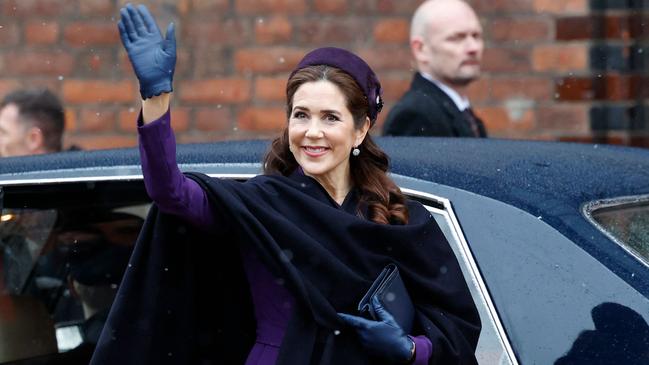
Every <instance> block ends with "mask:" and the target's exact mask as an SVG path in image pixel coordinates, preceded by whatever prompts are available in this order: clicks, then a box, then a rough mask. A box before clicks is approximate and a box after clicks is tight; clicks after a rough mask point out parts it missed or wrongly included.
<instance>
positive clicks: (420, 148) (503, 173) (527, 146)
mask: <svg viewBox="0 0 649 365" xmlns="http://www.w3.org/2000/svg"><path fill="white" fill-rule="evenodd" d="M377 142H378V144H379V145H380V146H381V147H382V148H383V149H384V150H385V151H386V152H387V153H388V155H389V156H390V159H391V166H392V167H391V171H392V172H393V173H395V174H399V175H404V176H409V177H413V178H417V179H422V180H426V181H432V182H436V183H439V184H443V185H449V186H453V187H456V188H459V189H463V190H467V191H471V192H475V193H477V194H480V195H485V196H489V197H492V198H494V199H497V200H501V201H504V202H507V203H509V204H512V205H515V206H518V207H520V208H522V209H524V210H527V211H533V210H534V209H533V208H534V207H539V206H542V205H544V204H546V202H547V201H548V200H549V199H550V200H555V201H562V202H563V203H566V204H569V205H571V206H580V205H581V204H582V203H583V202H585V201H591V200H596V199H605V198H612V197H618V196H625V195H642V194H649V150H645V149H640V148H631V147H618V146H609V145H597V144H594V145H590V144H576V143H558V142H538V141H518V140H499V139H472V138H421V137H419V138H414V137H411V138H407V137H384V138H377ZM267 148H268V141H228V142H217V143H203V144H186V145H179V146H178V162H179V163H180V164H188V165H189V164H191V165H202V164H241V163H244V164H246V163H247V164H251V163H253V164H256V163H259V162H260V161H261V159H262V157H263V154H264V153H265V151H266V150H267ZM138 164H139V156H138V152H137V149H135V148H126V149H114V150H101V151H71V152H63V153H55V154H49V155H41V156H26V157H19V158H4V159H0V180H6V179H16V178H18V177H20V176H21V175H22V176H24V175H25V174H26V173H29V175H31V176H33V177H35V178H37V177H38V176H39V174H41V175H43V176H44V175H45V174H46V173H50V174H49V175H51V172H52V171H60V172H61V174H62V176H63V175H65V174H72V173H73V172H74V171H75V170H84V169H94V170H101V169H105V168H110V167H116V166H138Z"/></svg>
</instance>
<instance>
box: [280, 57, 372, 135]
mask: <svg viewBox="0 0 649 365" xmlns="http://www.w3.org/2000/svg"><path fill="white" fill-rule="evenodd" d="M318 65H327V66H332V67H336V68H339V69H341V70H343V71H345V72H346V73H348V74H349V75H350V76H351V77H353V78H354V80H356V83H357V84H358V86H360V88H361V90H363V93H364V94H365V97H366V98H367V101H368V104H369V108H368V111H367V116H368V117H370V121H371V124H372V125H374V123H375V122H376V117H377V116H378V114H379V112H380V111H381V109H382V108H383V99H382V97H381V96H382V94H383V90H382V89H381V83H380V82H379V79H378V78H377V77H376V74H375V73H374V71H372V69H371V68H370V66H369V65H368V64H367V63H366V62H365V61H363V59H362V58H360V57H358V56H357V55H355V54H353V53H351V52H349V51H347V50H345V49H342V48H335V47H323V48H317V49H315V50H313V51H311V52H309V53H307V54H306V56H304V58H302V61H300V63H298V65H297V66H296V67H295V69H294V70H293V72H291V76H289V79H290V78H291V77H293V75H294V74H295V73H296V72H297V71H298V70H300V69H303V68H305V67H307V66H318Z"/></svg>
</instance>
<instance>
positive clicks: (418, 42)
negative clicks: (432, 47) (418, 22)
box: [410, 37, 424, 60]
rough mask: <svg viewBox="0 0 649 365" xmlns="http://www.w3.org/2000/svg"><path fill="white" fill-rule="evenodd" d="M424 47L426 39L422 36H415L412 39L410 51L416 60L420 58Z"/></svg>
mask: <svg viewBox="0 0 649 365" xmlns="http://www.w3.org/2000/svg"><path fill="white" fill-rule="evenodd" d="M423 48H424V40H423V39H422V38H421V37H413V38H412V39H411V40H410V51H411V52H412V55H413V57H415V59H416V60H419V55H421V53H422V49H423Z"/></svg>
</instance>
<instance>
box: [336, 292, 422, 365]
mask: <svg viewBox="0 0 649 365" xmlns="http://www.w3.org/2000/svg"><path fill="white" fill-rule="evenodd" d="M372 306H373V307H374V313H376V315H377V316H378V317H379V319H380V320H378V321H373V320H370V319H365V318H363V317H358V316H352V315H350V314H345V313H338V317H339V318H340V319H341V320H342V321H343V322H345V324H347V325H349V326H351V327H354V329H355V330H356V333H357V334H358V337H359V339H360V342H361V344H362V345H363V347H364V348H365V349H366V350H367V351H368V352H369V353H370V354H372V355H373V356H376V357H379V358H382V359H385V360H388V361H390V362H393V363H399V364H406V363H409V362H412V360H413V354H414V346H415V343H414V341H413V340H411V339H410V337H408V336H407V334H406V333H404V332H403V329H402V328H401V327H399V325H398V324H397V322H395V320H394V317H392V315H391V314H390V313H389V312H388V311H387V310H385V308H383V305H382V304H381V302H380V301H379V300H378V298H376V297H374V298H373V299H372Z"/></svg>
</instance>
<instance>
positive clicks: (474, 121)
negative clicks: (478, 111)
mask: <svg viewBox="0 0 649 365" xmlns="http://www.w3.org/2000/svg"><path fill="white" fill-rule="evenodd" d="M462 114H463V115H464V119H466V122H467V123H469V127H471V131H472V132H473V136H474V137H480V127H478V118H476V116H475V114H473V111H472V110H471V108H466V109H464V110H463V111H462Z"/></svg>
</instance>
